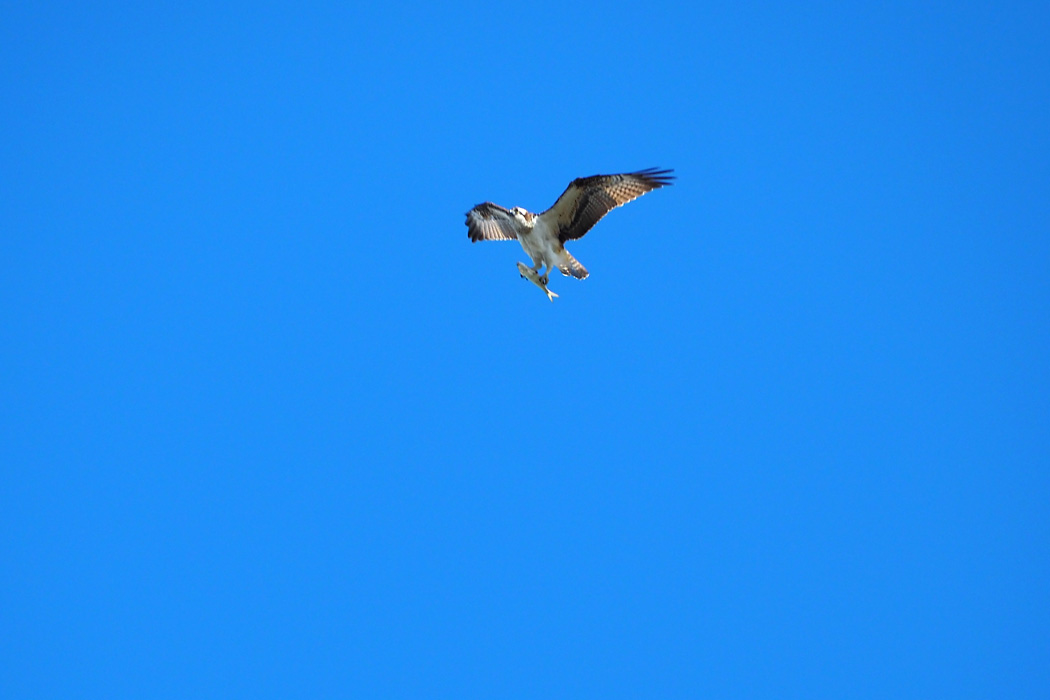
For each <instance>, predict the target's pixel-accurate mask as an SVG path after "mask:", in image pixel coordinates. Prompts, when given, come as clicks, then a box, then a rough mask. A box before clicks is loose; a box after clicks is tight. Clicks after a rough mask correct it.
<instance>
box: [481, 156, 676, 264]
mask: <svg viewBox="0 0 1050 700" xmlns="http://www.w3.org/2000/svg"><path fill="white" fill-rule="evenodd" d="M672 172H674V171H673V170H659V169H657V168H649V169H647V170H639V171H637V172H633V173H620V174H619V175H592V176H590V177H580V178H576V179H575V180H573V181H572V182H570V183H569V186H568V187H567V188H566V189H565V191H564V192H562V194H561V196H560V197H558V201H556V202H555V203H554V206H552V207H551V208H550V209H548V210H547V211H545V212H543V213H542V214H533V213H532V212H531V211H527V210H525V209H523V208H521V207H513V208H512V209H504V208H503V207H501V206H499V205H498V204H493V203H492V202H484V203H482V204H479V205H477V206H476V207H474V208H473V209H471V210H470V211H468V212H467V235H468V236H470V241H471V242H472V243H477V242H478V241H511V240H517V241H518V242H519V243H521V247H522V248H524V249H525V252H526V253H528V255H529V257H530V258H532V262H533V265H532V268H531V269H532V272H533V273H536V274H537V277H538V279H539V281H540V282H541V283H542V284H543V285H546V284H547V281H548V278H549V277H550V273H551V270H554V269H557V270H558V271H559V272H561V273H562V274H563V275H565V276H566V277H568V276H570V275H571V276H573V277H575V278H576V279H580V280H582V279H586V278H587V275H588V274H589V273H588V272H587V268H585V267H584V266H583V265H581V264H580V262H579V261H578V260H577V259H576V258H574V257H572V255H571V254H570V253H569V251H567V250H565V242H566V241H574V240H576V239H577V238H582V237H583V235H584V234H585V233H587V232H588V231H590V230H591V227H593V226H594V225H595V224H596V223H598V222H599V221H601V218H602V217H603V216H605V215H606V214H608V213H609V212H610V211H612V210H613V209H615V208H616V207H618V206H620V205H621V204H627V202H630V201H631V200H634V199H638V198H639V197H641V196H642V195H643V194H645V193H646V192H651V191H652V190H655V189H658V188H660V187H663V186H664V185H670V184H672V181H673V180H674V176H673V175H672V174H671V173H672ZM519 265H520V263H519ZM544 266H546V270H544V272H543V274H542V275H539V274H538V273H539V271H540V268H541V267H544ZM523 268H524V266H523Z"/></svg>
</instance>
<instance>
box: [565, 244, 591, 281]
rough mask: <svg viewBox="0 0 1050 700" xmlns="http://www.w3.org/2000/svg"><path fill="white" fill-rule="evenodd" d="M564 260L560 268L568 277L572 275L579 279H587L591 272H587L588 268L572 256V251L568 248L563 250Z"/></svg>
mask: <svg viewBox="0 0 1050 700" xmlns="http://www.w3.org/2000/svg"><path fill="white" fill-rule="evenodd" d="M562 255H563V256H564V257H563V258H562V262H561V264H560V265H558V269H559V270H560V271H561V273H562V274H563V275H565V276H566V277H568V276H569V275H572V276H573V277H575V278H576V279H578V280H585V279H587V275H589V274H591V273H589V272H587V268H586V267H584V266H583V265H581V264H580V261H579V260H577V259H576V258H574V257H572V253H570V252H569V251H567V250H563V251H562Z"/></svg>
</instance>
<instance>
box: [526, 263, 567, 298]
mask: <svg viewBox="0 0 1050 700" xmlns="http://www.w3.org/2000/svg"><path fill="white" fill-rule="evenodd" d="M518 272H520V273H521V276H522V277H524V278H525V279H527V280H528V281H529V282H532V283H533V284H534V285H536V286H537V287H539V288H540V289H542V290H543V292H544V294H546V295H547V298H548V299H550V300H551V301H554V297H556V296H558V295H557V294H555V293H554V292H552V291H551V290H549V289H547V285H545V284H544V283H543V282H540V276H539V275H538V274H536V272H535V271H534V270H533V269H532V268H531V267H529V266H528V265H526V264H525V263H521V262H520V263H518Z"/></svg>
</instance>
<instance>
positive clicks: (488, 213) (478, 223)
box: [467, 202, 518, 243]
mask: <svg viewBox="0 0 1050 700" xmlns="http://www.w3.org/2000/svg"><path fill="white" fill-rule="evenodd" d="M467 235H468V236H470V242H471V243H477V242H478V241H513V240H517V238H518V224H517V221H515V220H514V216H513V215H512V214H511V213H510V211H508V210H507V209H504V208H503V207H501V206H499V205H498V204H493V203H492V202H485V203H484V204H479V205H478V206H476V207H474V208H473V209H471V210H470V211H468V212H467Z"/></svg>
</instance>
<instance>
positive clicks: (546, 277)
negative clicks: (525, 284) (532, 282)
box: [540, 263, 551, 285]
mask: <svg viewBox="0 0 1050 700" xmlns="http://www.w3.org/2000/svg"><path fill="white" fill-rule="evenodd" d="M550 276H551V266H550V263H547V269H546V270H544V271H543V274H542V275H540V284H544V285H545V284H547V282H548V281H549V280H550Z"/></svg>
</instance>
